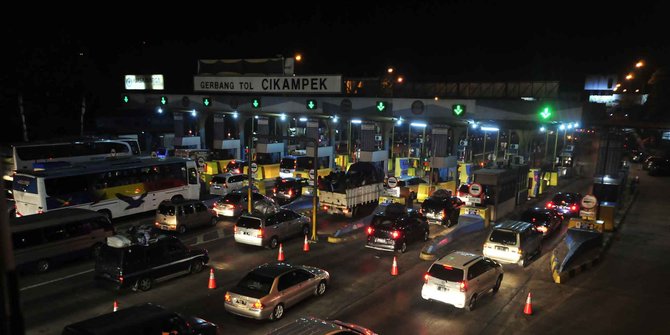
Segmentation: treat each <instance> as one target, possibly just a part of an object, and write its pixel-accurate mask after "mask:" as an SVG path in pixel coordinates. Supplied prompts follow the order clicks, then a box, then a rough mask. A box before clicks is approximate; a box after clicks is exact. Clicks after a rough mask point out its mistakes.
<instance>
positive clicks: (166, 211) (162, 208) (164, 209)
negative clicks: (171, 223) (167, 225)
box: [158, 204, 174, 216]
mask: <svg viewBox="0 0 670 335" xmlns="http://www.w3.org/2000/svg"><path fill="white" fill-rule="evenodd" d="M158 213H160V214H163V215H170V216H171V215H174V206H172V205H164V204H161V205H159V206H158Z"/></svg>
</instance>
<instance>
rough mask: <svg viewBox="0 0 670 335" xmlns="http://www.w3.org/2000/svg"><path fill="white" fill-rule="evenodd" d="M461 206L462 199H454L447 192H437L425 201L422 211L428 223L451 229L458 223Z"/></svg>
mask: <svg viewBox="0 0 670 335" xmlns="http://www.w3.org/2000/svg"><path fill="white" fill-rule="evenodd" d="M461 206H463V201H462V200H461V199H459V198H458V197H452V196H451V193H449V192H447V191H444V190H437V191H435V192H433V194H432V195H431V196H430V197H428V198H426V200H424V201H423V203H422V204H421V210H420V211H421V214H422V215H423V216H424V217H425V218H426V220H427V221H428V223H432V224H441V225H444V226H447V227H451V226H454V225H456V224H457V223H458V216H459V213H460V210H461Z"/></svg>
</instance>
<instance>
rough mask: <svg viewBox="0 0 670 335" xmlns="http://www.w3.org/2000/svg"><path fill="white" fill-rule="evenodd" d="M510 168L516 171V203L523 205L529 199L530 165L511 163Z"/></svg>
mask: <svg viewBox="0 0 670 335" xmlns="http://www.w3.org/2000/svg"><path fill="white" fill-rule="evenodd" d="M509 169H510V170H512V171H514V174H515V175H516V178H517V180H516V188H515V193H516V204H517V205H521V204H523V203H525V202H526V201H527V200H528V191H529V190H528V180H529V178H528V171H529V167H528V165H525V164H522V165H518V164H511V165H510V166H509Z"/></svg>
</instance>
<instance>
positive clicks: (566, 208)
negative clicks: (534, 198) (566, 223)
mask: <svg viewBox="0 0 670 335" xmlns="http://www.w3.org/2000/svg"><path fill="white" fill-rule="evenodd" d="M581 201H582V195H581V194H579V193H574V192H558V193H556V194H555V195H554V197H553V198H552V199H551V201H549V202H548V203H547V205H546V206H545V207H546V208H547V209H553V210H555V211H557V212H558V213H559V214H561V215H564V216H568V217H573V216H579V209H580V205H581Z"/></svg>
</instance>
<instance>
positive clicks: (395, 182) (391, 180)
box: [386, 177, 398, 188]
mask: <svg viewBox="0 0 670 335" xmlns="http://www.w3.org/2000/svg"><path fill="white" fill-rule="evenodd" d="M386 185H388V187H390V188H394V187H396V186H398V179H397V178H396V177H389V179H387V180H386Z"/></svg>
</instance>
